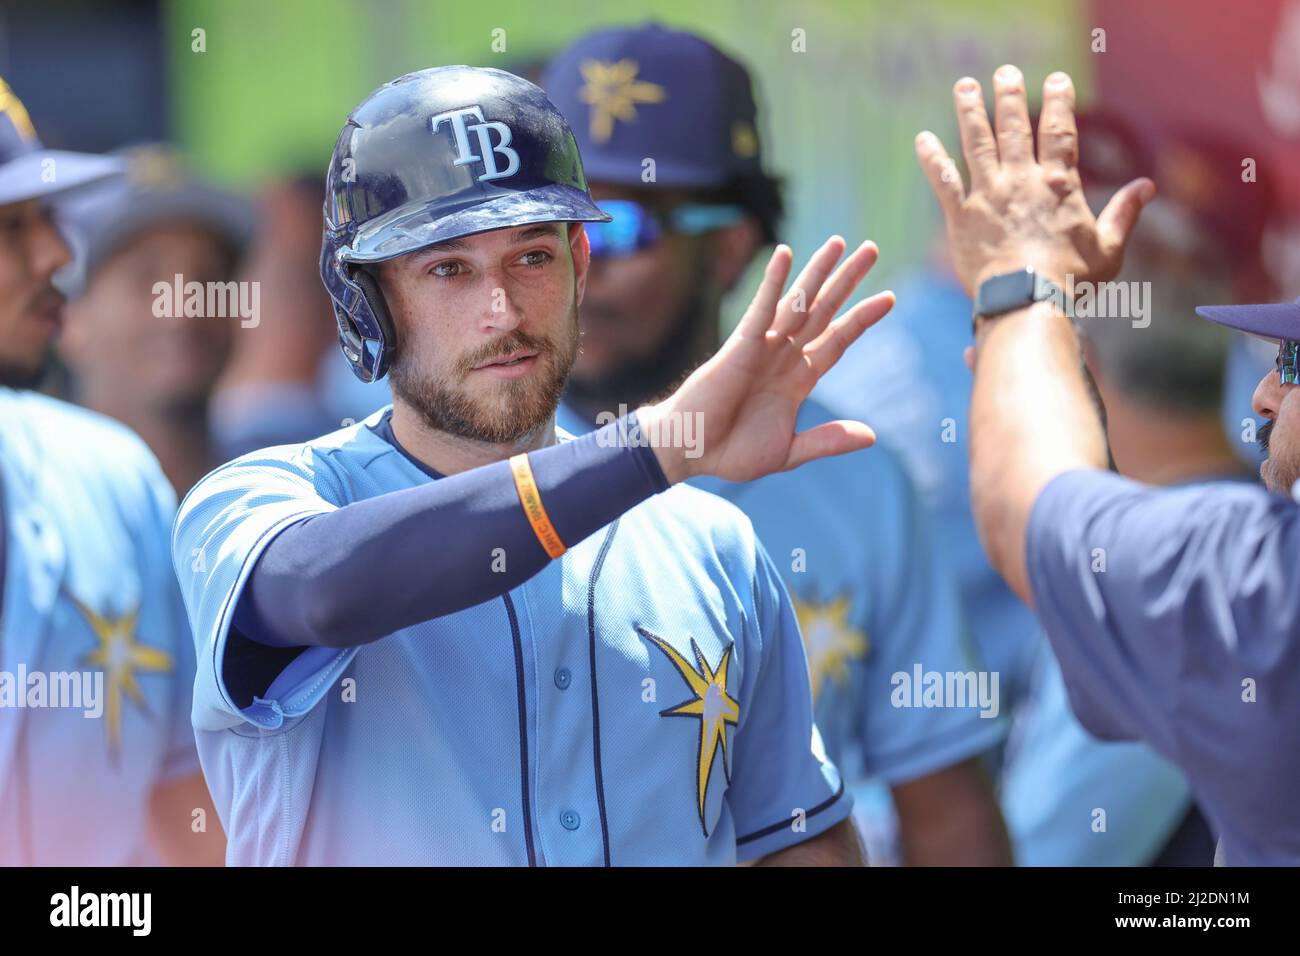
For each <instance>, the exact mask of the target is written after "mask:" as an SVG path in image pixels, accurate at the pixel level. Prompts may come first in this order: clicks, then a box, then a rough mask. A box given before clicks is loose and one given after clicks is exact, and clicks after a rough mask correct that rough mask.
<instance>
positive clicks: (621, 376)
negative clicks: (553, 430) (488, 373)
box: [566, 256, 720, 415]
mask: <svg viewBox="0 0 1300 956" xmlns="http://www.w3.org/2000/svg"><path fill="white" fill-rule="evenodd" d="M697 262H698V266H697V268H696V272H695V275H694V276H693V277H692V280H691V284H690V287H689V288H688V289H687V290H686V293H685V295H684V296H683V297H682V301H681V303H680V305H679V306H678V308H677V313H676V317H675V318H674V319H673V322H672V325H671V326H670V327H669V329H668V331H667V333H666V334H665V335H664V338H663V341H661V342H660V343H659V345H658V346H657V347H656V348H655V350H654V352H653V354H651V355H650V356H649V357H648V358H644V359H626V360H624V361H621V362H618V363H617V364H616V365H615V366H614V367H613V368H611V369H609V370H608V371H607V372H605V373H604V374H602V375H587V376H585V377H583V378H578V377H573V378H570V380H569V386H568V392H567V395H566V397H567V398H568V399H569V400H571V401H572V402H573V404H574V405H575V406H576V407H578V408H580V409H582V410H583V412H584V413H588V412H589V413H592V414H593V415H594V413H595V412H596V411H604V410H607V409H612V408H616V407H617V406H618V405H619V404H620V403H622V404H627V405H632V406H636V405H641V404H643V403H645V402H649V401H653V400H654V399H657V398H659V397H661V396H663V395H665V394H667V393H669V392H671V391H672V390H673V389H674V388H675V387H676V386H677V385H679V384H680V383H681V382H682V380H683V379H685V378H686V376H687V375H688V374H690V372H691V371H692V370H693V369H694V368H695V366H696V365H698V364H699V363H700V362H701V361H703V360H704V359H705V358H707V357H708V356H709V355H711V354H712V353H713V352H716V351H717V349H718V346H719V344H720V343H719V342H718V339H717V332H716V331H715V330H713V329H706V328H703V327H702V324H703V323H704V322H706V321H708V319H707V317H708V316H710V315H713V314H716V311H717V299H716V296H717V295H718V293H717V291H716V290H715V289H713V288H712V287H711V286H710V284H709V277H708V273H707V269H706V268H705V266H706V264H707V260H706V259H705V258H704V257H703V256H701V257H700V258H699V259H698V260H697ZM586 310H587V311H586V312H585V313H584V315H585V316H586V317H587V320H588V321H593V322H595V321H600V322H606V323H616V322H631V321H635V319H634V318H632V317H629V316H626V315H622V314H620V313H618V312H614V311H604V312H600V313H598V312H597V311H596V307H595V306H592V305H591V304H590V303H588V305H587V306H586ZM715 324H716V323H715Z"/></svg>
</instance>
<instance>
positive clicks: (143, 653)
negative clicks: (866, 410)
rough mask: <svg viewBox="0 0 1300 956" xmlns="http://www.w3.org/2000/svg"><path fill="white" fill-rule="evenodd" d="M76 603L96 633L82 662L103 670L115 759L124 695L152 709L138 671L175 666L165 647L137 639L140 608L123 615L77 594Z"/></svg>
mask: <svg viewBox="0 0 1300 956" xmlns="http://www.w3.org/2000/svg"><path fill="white" fill-rule="evenodd" d="M72 603H73V604H75V605H76V606H77V610H79V611H80V612H81V615H82V617H84V618H85V619H86V623H87V624H89V625H90V629H91V630H92V631H93V632H94V634H95V640H96V641H97V642H98V646H97V647H96V648H95V649H94V650H93V651H91V652H90V653H89V654H87V655H86V656H85V657H84V658H82V663H83V664H86V665H88V666H92V667H98V668H99V669H100V670H102V671H103V672H104V684H105V686H104V693H105V695H106V697H107V699H106V700H105V701H104V720H105V721H106V726H107V728H108V749H109V753H110V754H112V756H113V759H114V760H116V759H117V757H118V755H119V754H120V753H121V751H122V695H123V694H125V695H126V696H127V697H130V698H131V700H132V701H134V702H135V705H136V706H137V707H139V708H140V711H141V712H142V713H144V714H148V713H149V707H148V704H147V703H146V702H145V699H144V694H142V693H141V692H140V685H139V683H138V682H137V681H136V673H137V672H141V673H167V672H169V671H170V670H171V669H172V668H173V667H174V666H175V664H174V662H173V661H172V657H171V655H170V654H168V653H167V652H166V651H164V650H162V649H160V648H157V647H150V646H149V645H147V644H141V643H139V642H138V641H137V640H136V639H135V625H136V621H137V619H138V618H139V609H138V608H137V609H134V610H131V611H128V612H127V613H125V614H123V615H122V616H121V617H110V616H108V615H106V614H99V613H97V612H96V611H93V610H91V609H90V608H88V607H86V605H84V604H82V603H81V602H80V601H78V600H77V599H76V598H73V599H72Z"/></svg>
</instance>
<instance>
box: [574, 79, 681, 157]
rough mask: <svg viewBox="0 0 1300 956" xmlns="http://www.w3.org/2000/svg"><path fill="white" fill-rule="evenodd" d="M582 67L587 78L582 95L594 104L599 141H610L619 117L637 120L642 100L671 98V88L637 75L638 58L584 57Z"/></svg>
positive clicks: (593, 130) (593, 128)
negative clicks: (606, 60) (638, 107)
mask: <svg viewBox="0 0 1300 956" xmlns="http://www.w3.org/2000/svg"><path fill="white" fill-rule="evenodd" d="M578 69H579V70H581V71H582V78H583V79H584V80H586V81H587V82H586V85H584V86H583V87H582V89H580V90H579V91H578V99H580V100H582V102H584V103H587V104H588V105H590V106H591V138H592V139H593V140H594V141H595V142H597V143H608V142H609V138H610V137H611V136H613V135H614V123H615V122H616V121H620V120H621V121H622V122H624V123H631V122H634V121H635V120H636V107H637V104H638V103H662V102H663V101H664V100H666V99H667V98H668V91H667V90H666V89H664V88H663V87H662V86H660V85H659V84H658V83H650V82H648V81H647V80H638V79H637V78H636V74H637V71H638V70H640V69H641V67H640V65H639V64H638V63H637V62H636V61H635V60H619V61H618V62H617V63H606V62H604V61H602V60H583V61H582V64H581V65H580V66H579V67H578Z"/></svg>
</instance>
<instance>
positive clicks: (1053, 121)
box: [1038, 72, 1079, 177]
mask: <svg viewBox="0 0 1300 956" xmlns="http://www.w3.org/2000/svg"><path fill="white" fill-rule="evenodd" d="M1038 162H1039V163H1040V164H1041V165H1042V166H1043V167H1045V168H1046V169H1047V171H1048V176H1049V177H1052V176H1056V175H1059V174H1060V173H1062V172H1067V171H1069V170H1073V169H1074V168H1075V167H1076V166H1077V165H1078V164H1079V130H1078V128H1077V127H1076V126H1075V123H1074V84H1073V83H1072V82H1070V78H1069V76H1067V75H1066V74H1064V73H1060V72H1057V73H1052V74H1051V75H1049V76H1048V77H1047V79H1046V80H1044V81H1043V109H1042V111H1041V112H1040V113H1039V115H1038Z"/></svg>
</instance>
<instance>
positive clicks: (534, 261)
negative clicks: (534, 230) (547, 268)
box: [519, 249, 551, 269]
mask: <svg viewBox="0 0 1300 956" xmlns="http://www.w3.org/2000/svg"><path fill="white" fill-rule="evenodd" d="M519 261H520V262H522V263H523V264H524V265H526V266H528V267H529V268H530V269H540V268H541V267H542V266H544V265H546V263H548V262H550V261H551V254H550V253H549V252H543V251H542V250H540V249H537V250H534V251H533V252H525V253H524V254H523V255H522V256H520V257H519Z"/></svg>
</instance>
